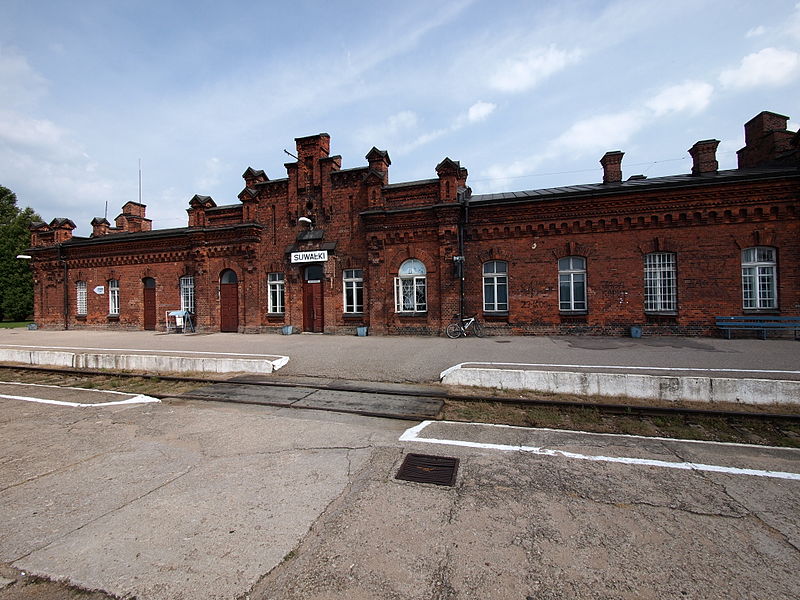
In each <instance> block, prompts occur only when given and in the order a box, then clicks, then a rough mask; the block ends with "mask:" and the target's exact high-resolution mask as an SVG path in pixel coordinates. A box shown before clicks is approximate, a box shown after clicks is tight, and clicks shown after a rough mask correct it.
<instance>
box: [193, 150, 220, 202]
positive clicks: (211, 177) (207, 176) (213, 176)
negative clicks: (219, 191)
mask: <svg viewBox="0 0 800 600" xmlns="http://www.w3.org/2000/svg"><path fill="white" fill-rule="evenodd" d="M227 168H228V167H227V165H224V166H223V164H222V162H221V161H220V160H219V159H218V158H217V157H212V158H209V159H207V160H206V161H205V162H204V163H203V172H202V176H201V177H200V178H199V179H198V180H197V181H196V182H195V187H196V188H197V189H199V190H208V189H209V188H212V187H214V186H216V185H218V184H219V183H220V181H221V176H222V175H223V171H225V170H227ZM201 193H202V192H201Z"/></svg>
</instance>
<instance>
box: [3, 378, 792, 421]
mask: <svg viewBox="0 0 800 600" xmlns="http://www.w3.org/2000/svg"><path fill="white" fill-rule="evenodd" d="M0 369H6V370H17V371H34V372H44V373H53V374H61V375H78V376H86V377H120V378H130V379H134V378H138V379H151V380H159V381H175V382H186V383H201V384H208V385H211V384H215V383H227V384H234V385H248V386H257V387H278V388H305V389H309V390H329V391H339V392H351V393H353V394H381V395H388V396H411V397H414V398H435V399H437V400H443V401H445V402H447V401H454V402H489V403H496V404H506V405H516V406H538V407H547V408H555V409H571V410H575V409H588V410H597V411H599V412H602V413H606V414H610V415H623V416H642V417H646V416H708V417H722V418H730V419H755V420H762V421H785V422H790V423H791V422H796V423H800V414H792V413H771V412H751V411H732V410H717V409H712V408H693V407H681V406H648V405H643V404H620V403H607V402H589V401H569V400H542V399H533V398H509V397H507V396H493V395H484V394H481V395H475V396H470V395H464V394H450V393H448V392H447V391H445V390H442V391H440V392H437V391H436V390H429V391H420V390H414V389H410V390H400V389H395V390H392V389H378V388H376V387H370V386H368V385H362V386H358V385H356V386H354V385H353V384H352V383H349V384H344V383H342V384H336V383H335V382H326V383H324V384H322V383H312V382H302V383H301V382H297V381H278V380H276V381H263V380H258V381H247V380H244V381H236V380H232V379H214V378H208V377H196V376H195V377H185V376H180V375H151V374H147V373H130V372H120V371H114V372H109V371H103V370H92V369H70V368H53V367H42V366H35V365H8V364H0ZM148 395H149V396H153V397H154V398H159V399H164V398H178V399H184V400H204V401H212V402H214V401H216V402H231V403H236V404H259V405H265V406H283V407H285V406H286V404H285V403H280V404H279V403H270V402H269V401H250V400H247V399H242V400H232V399H230V398H213V397H209V396H200V395H193V394H192V393H191V392H187V393H183V394H178V395H176V394H162V393H151V392H148ZM314 410H331V411H332V412H345V411H341V410H338V411H337V410H333V409H317V408H315V409H314ZM357 412H358V414H364V415H367V416H384V417H386V415H377V414H375V413H370V412H368V411H357ZM387 418H390V417H387ZM414 418H416V417H414ZM420 418H430V417H424V416H420Z"/></svg>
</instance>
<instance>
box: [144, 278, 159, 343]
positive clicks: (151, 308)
mask: <svg viewBox="0 0 800 600" xmlns="http://www.w3.org/2000/svg"><path fill="white" fill-rule="evenodd" d="M142 284H143V286H144V287H143V294H144V297H143V303H142V304H143V307H144V318H143V319H142V321H143V325H144V328H145V330H147V331H155V328H156V280H155V279H153V278H152V277H145V278H144V279H142Z"/></svg>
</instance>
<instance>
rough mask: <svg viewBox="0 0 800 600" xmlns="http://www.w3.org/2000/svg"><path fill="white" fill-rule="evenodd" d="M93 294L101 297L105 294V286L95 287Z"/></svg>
mask: <svg viewBox="0 0 800 600" xmlns="http://www.w3.org/2000/svg"><path fill="white" fill-rule="evenodd" d="M94 293H95V294H97V295H98V296H102V295H103V294H105V293H106V286H104V285H98V286H97V287H95V288H94Z"/></svg>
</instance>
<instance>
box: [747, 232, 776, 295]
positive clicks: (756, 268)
mask: <svg viewBox="0 0 800 600" xmlns="http://www.w3.org/2000/svg"><path fill="white" fill-rule="evenodd" d="M777 278H778V277H777V270H776V261H775V248H769V247H767V246H756V247H753V248H745V249H744V250H742V299H743V306H744V308H751V309H756V310H757V309H773V308H778V281H777Z"/></svg>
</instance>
